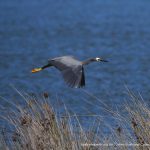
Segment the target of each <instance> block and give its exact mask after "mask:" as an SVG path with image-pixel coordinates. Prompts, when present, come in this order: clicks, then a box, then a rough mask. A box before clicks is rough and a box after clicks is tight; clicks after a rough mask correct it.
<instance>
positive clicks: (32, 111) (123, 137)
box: [0, 91, 150, 150]
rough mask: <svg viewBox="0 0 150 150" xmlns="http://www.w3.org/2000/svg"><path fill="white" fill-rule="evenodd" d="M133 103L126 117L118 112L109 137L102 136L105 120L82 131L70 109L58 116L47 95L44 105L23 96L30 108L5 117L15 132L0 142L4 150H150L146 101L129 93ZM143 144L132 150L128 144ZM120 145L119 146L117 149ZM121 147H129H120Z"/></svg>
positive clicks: (148, 115)
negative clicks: (102, 126) (101, 130)
mask: <svg viewBox="0 0 150 150" xmlns="http://www.w3.org/2000/svg"><path fill="white" fill-rule="evenodd" d="M129 94H130V97H131V101H130V104H126V105H125V107H124V108H125V109H126V112H127V115H126V116H122V115H120V114H119V113H117V112H114V114H115V115H113V118H114V119H115V120H116V122H117V124H118V126H117V127H112V126H110V125H109V124H106V126H105V127H106V128H109V129H110V130H111V133H110V134H109V135H103V134H102V132H99V131H100V129H101V120H99V118H97V119H95V122H94V123H93V126H91V127H90V129H89V130H85V129H83V128H82V126H81V124H80V122H79V118H78V117H77V116H76V115H74V116H73V117H74V120H75V121H76V126H75V125H73V123H72V119H71V118H72V117H71V115H70V113H69V112H68V111H67V109H66V115H65V116H64V117H62V116H60V115H58V114H56V113H55V111H54V109H53V107H52V106H51V105H50V104H49V103H48V101H49V95H48V93H44V94H43V97H42V102H41V101H39V99H38V98H37V97H36V96H29V95H26V96H23V95H22V96H23V98H24V100H25V102H26V106H25V107H21V106H16V108H17V110H18V111H14V110H12V112H11V113H8V115H6V116H5V117H4V116H3V117H2V118H3V119H5V120H7V121H8V123H9V124H11V125H12V126H13V127H14V129H13V132H11V133H10V132H7V131H4V132H3V134H2V136H1V138H0V149H2V150H51V149H52V150H80V149H82V150H91V149H94V150H96V149H102V150H107V149H110V150H113V149H119V150H127V149H133V150H134V149H136V150H138V149H139V150H141V149H142V150H148V149H150V147H149V146H145V144H150V110H149V108H148V107H147V106H146V105H145V104H144V102H143V100H142V99H141V98H140V99H139V98H138V97H136V96H135V95H134V94H133V93H131V92H130V91H129ZM85 143H87V144H113V145H111V146H103V145H101V146H90V145H89V146H87V145H86V146H83V145H82V144H85ZM131 143H133V144H139V145H137V146H136V147H135V146H129V145H127V144H131ZM115 144H116V146H115ZM117 144H125V145H122V146H117Z"/></svg>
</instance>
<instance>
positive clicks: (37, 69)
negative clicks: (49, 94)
mask: <svg viewBox="0 0 150 150" xmlns="http://www.w3.org/2000/svg"><path fill="white" fill-rule="evenodd" d="M41 70H42V68H34V69H32V71H31V72H32V73H36V72H39V71H41Z"/></svg>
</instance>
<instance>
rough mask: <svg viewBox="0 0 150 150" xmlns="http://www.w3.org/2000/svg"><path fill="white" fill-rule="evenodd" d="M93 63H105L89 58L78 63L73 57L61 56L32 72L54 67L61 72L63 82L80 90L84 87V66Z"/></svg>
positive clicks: (99, 59)
mask: <svg viewBox="0 0 150 150" xmlns="http://www.w3.org/2000/svg"><path fill="white" fill-rule="evenodd" d="M94 61H105V62H106V60H103V59H101V58H98V57H96V58H90V59H87V60H86V61H83V62H82V61H79V60H77V59H76V58H74V57H73V56H62V57H56V58H53V59H49V60H48V64H47V65H45V66H43V67H41V68H36V69H33V70H32V72H38V71H40V70H43V69H45V68H47V67H50V66H54V67H55V68H57V69H58V70H59V71H61V73H62V76H63V78H64V80H65V82H66V83H67V84H68V85H69V86H70V87H75V88H80V87H83V86H85V76H84V68H83V66H84V65H87V64H89V63H91V62H94Z"/></svg>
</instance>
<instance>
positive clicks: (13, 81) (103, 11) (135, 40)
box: [0, 0, 150, 113]
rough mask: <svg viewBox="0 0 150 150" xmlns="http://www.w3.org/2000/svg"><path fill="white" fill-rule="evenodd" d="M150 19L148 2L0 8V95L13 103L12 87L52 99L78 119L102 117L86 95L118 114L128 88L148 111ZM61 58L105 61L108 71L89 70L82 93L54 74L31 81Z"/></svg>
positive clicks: (15, 3)
mask: <svg viewBox="0 0 150 150" xmlns="http://www.w3.org/2000/svg"><path fill="white" fill-rule="evenodd" d="M149 14H150V1H149V0H132V1H130V0H126V1H123V0H115V1H110V0H92V1H91V0H75V1H70V0H57V1H54V0H42V1H41V0H32V1H31V0H26V1H25V0H24V1H20V0H7V1H6V0H1V1H0V79H1V81H0V95H1V96H3V97H5V98H7V99H8V100H9V101H14V102H16V101H17V100H18V98H19V97H18V94H17V93H16V91H14V89H13V88H12V87H11V86H10V85H13V86H15V87H16V88H17V89H19V90H21V91H24V92H29V93H42V92H45V91H47V92H48V93H50V95H51V96H52V97H54V99H55V98H56V97H59V98H61V99H63V102H64V103H65V104H66V105H67V106H68V107H69V108H71V110H72V111H73V112H77V113H85V110H86V111H88V110H90V111H91V112H95V113H99V112H98V109H97V107H95V106H94V105H91V104H90V103H92V104H96V103H97V102H96V100H95V99H94V98H92V97H91V96H89V95H87V92H88V93H90V94H93V95H95V96H97V97H99V99H100V100H102V101H103V102H105V103H107V104H108V105H116V106H117V107H118V108H119V107H121V106H122V102H123V100H124V99H125V97H126V89H125V85H127V86H128V87H129V88H130V89H131V90H134V91H136V92H140V93H141V95H142V96H143V97H144V99H145V100H146V101H147V102H148V103H149V98H150V17H149ZM62 55H74V56H76V57H77V58H79V59H80V60H84V59H86V58H89V57H96V56H102V57H104V58H107V59H108V60H109V63H93V64H90V65H89V66H86V68H85V72H86V73H85V74H86V87H85V88H84V90H82V89H71V88H68V87H67V86H66V84H64V81H63V80H62V77H61V75H60V73H59V71H57V70H56V69H54V68H51V69H47V70H45V71H43V72H40V73H38V74H31V73H30V70H31V69H32V68H34V67H38V66H41V65H43V64H45V63H47V59H49V58H52V57H56V56H62ZM51 100H52V101H53V98H51Z"/></svg>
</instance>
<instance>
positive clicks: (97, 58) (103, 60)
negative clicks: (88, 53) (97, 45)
mask: <svg viewBox="0 0 150 150" xmlns="http://www.w3.org/2000/svg"><path fill="white" fill-rule="evenodd" d="M95 60H96V61H102V62H108V61H107V60H105V59H102V58H100V57H96V58H95Z"/></svg>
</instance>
